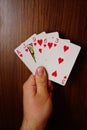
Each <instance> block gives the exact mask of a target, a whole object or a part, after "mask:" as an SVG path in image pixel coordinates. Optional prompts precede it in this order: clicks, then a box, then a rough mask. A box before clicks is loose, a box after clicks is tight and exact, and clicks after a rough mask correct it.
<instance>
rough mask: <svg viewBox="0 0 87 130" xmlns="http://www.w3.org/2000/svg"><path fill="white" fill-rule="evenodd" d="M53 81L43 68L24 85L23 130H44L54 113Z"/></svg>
mask: <svg viewBox="0 0 87 130" xmlns="http://www.w3.org/2000/svg"><path fill="white" fill-rule="evenodd" d="M52 90H53V86H52V84H51V81H48V79H47V73H46V71H45V69H44V68H43V67H39V68H38V69H37V70H36V73H35V75H33V74H32V75H31V76H30V77H29V79H28V80H27V81H26V82H25V83H24V85H23V108H24V110H23V111H24V118H23V123H22V126H21V130H43V129H44V128H45V126H46V123H47V121H48V119H49V117H50V114H51V112H52Z"/></svg>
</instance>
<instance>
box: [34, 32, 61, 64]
mask: <svg viewBox="0 0 87 130" xmlns="http://www.w3.org/2000/svg"><path fill="white" fill-rule="evenodd" d="M58 38H59V34H58V32H53V33H47V34H45V33H44V34H39V35H36V43H37V44H36V46H34V50H35V54H36V57H37V58H36V59H37V62H38V63H41V65H43V63H42V62H44V59H42V57H43V58H44V53H45V50H46V48H47V46H48V45H49V44H50V43H48V40H49V39H52V40H54V39H55V44H57V41H58ZM47 43H48V45H47Z"/></svg>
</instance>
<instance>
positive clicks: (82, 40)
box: [0, 0, 87, 130]
mask: <svg viewBox="0 0 87 130" xmlns="http://www.w3.org/2000/svg"><path fill="white" fill-rule="evenodd" d="M41 31H46V32H51V31H58V32H59V33H60V37H61V38H67V39H71V41H72V42H74V43H75V44H77V45H80V46H81V47H82V50H81V53H80V55H79V57H78V60H77V61H76V64H75V66H74V68H73V70H72V73H71V75H70V78H69V80H68V82H67V84H66V87H61V86H60V85H58V84H55V83H54V91H53V113H52V116H51V118H50V120H49V122H48V124H47V128H46V130H49V129H53V130H64V129H66V130H87V0H0V130H18V129H19V128H20V125H21V121H22V85H23V83H24V81H25V80H26V79H27V78H28V76H29V75H30V71H29V70H28V69H27V68H26V66H25V65H24V64H23V63H22V62H21V61H20V60H19V58H18V57H17V56H16V55H15V54H14V48H16V47H17V46H18V45H19V44H20V43H21V42H23V41H24V40H25V39H27V38H28V37H29V36H30V35H32V34H33V33H40V32H41Z"/></svg>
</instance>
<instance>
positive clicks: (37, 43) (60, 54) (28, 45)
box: [14, 32, 81, 86]
mask: <svg viewBox="0 0 87 130" xmlns="http://www.w3.org/2000/svg"><path fill="white" fill-rule="evenodd" d="M80 50H81V47H80V46H78V45H75V44H73V43H71V42H70V40H68V39H61V38H59V33H58V32H52V33H45V32H42V33H40V34H33V35H32V36H31V37H29V38H28V39H27V40H26V41H24V42H23V43H22V44H21V45H20V46H18V47H17V48H16V49H15V50H14V51H15V53H16V54H17V55H18V57H19V58H20V59H21V60H22V61H23V62H24V64H25V65H26V66H27V67H28V69H29V70H30V71H31V72H32V73H33V74H35V71H36V69H37V67H39V66H43V67H45V69H46V70H47V73H48V78H49V80H52V81H54V82H56V83H58V84H60V85H62V86H65V84H66V82H67V80H68V78H69V75H70V73H71V71H72V68H73V66H74V63H75V61H76V58H77V56H78V54H79V52H80Z"/></svg>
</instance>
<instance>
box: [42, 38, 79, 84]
mask: <svg viewBox="0 0 87 130" xmlns="http://www.w3.org/2000/svg"><path fill="white" fill-rule="evenodd" d="M80 49H81V47H80V46H77V45H75V44H72V43H69V42H64V41H63V40H62V39H60V40H59V46H57V47H56V48H55V49H53V50H52V51H51V53H49V55H47V58H45V61H44V66H45V67H46V70H47V72H48V76H49V79H50V80H52V81H54V82H57V83H59V84H60V85H63V86H64V85H65V84H66V82H67V80H68V77H69V75H70V72H71V70H72V68H73V65H74V63H75V61H76V58H77V56H78V54H79V51H80ZM45 57H46V56H45Z"/></svg>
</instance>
